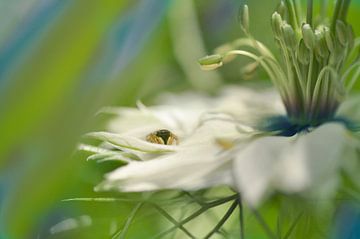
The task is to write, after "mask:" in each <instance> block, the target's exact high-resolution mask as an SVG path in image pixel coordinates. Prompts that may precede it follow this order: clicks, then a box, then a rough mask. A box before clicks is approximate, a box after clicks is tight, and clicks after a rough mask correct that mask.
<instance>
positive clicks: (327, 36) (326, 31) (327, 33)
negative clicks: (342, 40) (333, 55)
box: [324, 27, 335, 52]
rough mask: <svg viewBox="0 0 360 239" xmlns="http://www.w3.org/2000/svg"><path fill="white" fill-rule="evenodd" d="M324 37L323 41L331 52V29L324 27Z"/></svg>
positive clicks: (332, 43)
mask: <svg viewBox="0 0 360 239" xmlns="http://www.w3.org/2000/svg"><path fill="white" fill-rule="evenodd" d="M324 37H325V41H326V45H327V47H328V49H329V50H330V52H333V51H334V49H335V47H334V37H333V35H332V34H331V31H330V29H329V28H328V27H324Z"/></svg>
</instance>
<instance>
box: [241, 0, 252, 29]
mask: <svg viewBox="0 0 360 239" xmlns="http://www.w3.org/2000/svg"><path fill="white" fill-rule="evenodd" d="M240 24H241V27H242V28H243V30H244V31H245V32H249V25H250V20H249V7H248V5H246V4H244V6H243V7H242V9H241V11H240Z"/></svg>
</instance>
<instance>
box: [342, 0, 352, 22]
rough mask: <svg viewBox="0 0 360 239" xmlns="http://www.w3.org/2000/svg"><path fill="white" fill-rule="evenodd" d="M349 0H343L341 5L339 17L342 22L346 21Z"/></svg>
mask: <svg viewBox="0 0 360 239" xmlns="http://www.w3.org/2000/svg"><path fill="white" fill-rule="evenodd" d="M350 2H351V0H343V2H342V5H341V11H340V13H339V19H340V20H341V21H343V22H346V17H347V13H348V11H349V6H350Z"/></svg>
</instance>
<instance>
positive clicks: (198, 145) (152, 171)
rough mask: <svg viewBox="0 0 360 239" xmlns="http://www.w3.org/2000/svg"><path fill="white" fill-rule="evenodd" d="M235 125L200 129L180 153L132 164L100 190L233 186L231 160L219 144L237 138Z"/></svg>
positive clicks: (210, 125) (214, 123)
mask: <svg viewBox="0 0 360 239" xmlns="http://www.w3.org/2000/svg"><path fill="white" fill-rule="evenodd" d="M234 132H236V128H235V125H234V123H232V122H227V121H221V120H212V121H209V122H207V123H206V124H204V125H202V126H201V127H199V128H198V129H197V130H196V132H194V134H193V135H192V137H190V138H188V139H187V140H185V141H184V142H183V143H182V144H181V145H180V146H178V147H177V150H176V152H174V153H168V154H166V155H162V156H159V157H157V158H154V159H152V160H148V161H142V162H137V161H134V162H130V163H129V164H128V165H126V166H123V167H121V168H118V169H116V170H115V171H113V172H111V173H109V174H108V175H107V176H106V180H105V181H104V182H103V183H102V184H100V185H99V187H98V189H99V190H109V189H118V190H121V191H148V190H159V189H184V190H196V189H200V188H207V187H210V186H216V185H230V184H232V177H231V166H232V163H231V161H230V158H229V157H223V156H222V155H223V154H222V151H223V149H222V148H221V147H220V146H219V145H217V144H216V141H215V139H216V137H217V135H219V134H221V135H226V136H228V137H230V136H231V135H234Z"/></svg>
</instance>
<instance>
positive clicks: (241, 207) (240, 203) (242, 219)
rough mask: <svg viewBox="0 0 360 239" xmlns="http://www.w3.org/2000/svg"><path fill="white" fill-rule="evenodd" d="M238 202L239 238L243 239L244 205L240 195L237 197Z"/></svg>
mask: <svg viewBox="0 0 360 239" xmlns="http://www.w3.org/2000/svg"><path fill="white" fill-rule="evenodd" d="M238 204H239V221H240V239H245V231H244V229H245V227H244V207H243V204H242V201H241V197H240V196H239V199H238Z"/></svg>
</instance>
